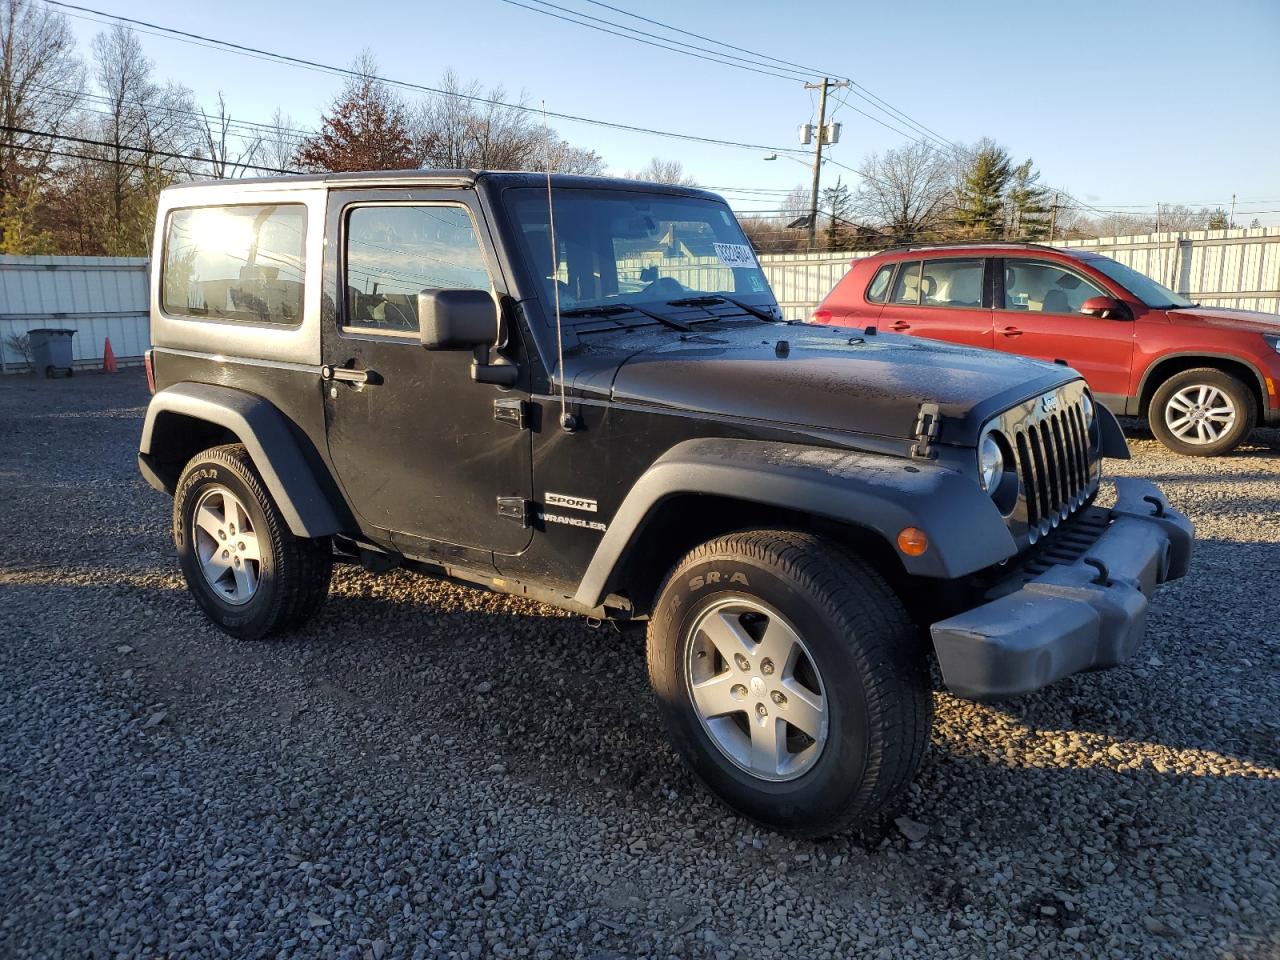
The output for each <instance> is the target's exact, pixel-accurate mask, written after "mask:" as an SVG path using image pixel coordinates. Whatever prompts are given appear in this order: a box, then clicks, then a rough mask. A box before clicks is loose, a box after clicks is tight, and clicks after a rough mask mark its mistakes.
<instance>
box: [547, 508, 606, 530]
mask: <svg viewBox="0 0 1280 960" xmlns="http://www.w3.org/2000/svg"><path fill="white" fill-rule="evenodd" d="M538 516H539V517H540V518H541V519H543V520H545V521H546V522H547V523H561V524H564V525H565V526H566V527H582V528H583V529H586V530H599V531H601V532H602V533H603V532H604V531H605V530H607V529H608V527H606V526H605V525H604V524H603V523H600V522H598V521H596V520H583V519H582V518H581V517H564V516H561V515H560V514H558V513H545V512H542V511H540V512H539V513H538Z"/></svg>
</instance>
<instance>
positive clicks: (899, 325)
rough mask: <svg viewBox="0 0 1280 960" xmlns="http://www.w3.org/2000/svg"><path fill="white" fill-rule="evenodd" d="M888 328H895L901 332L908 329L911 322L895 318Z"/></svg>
mask: <svg viewBox="0 0 1280 960" xmlns="http://www.w3.org/2000/svg"><path fill="white" fill-rule="evenodd" d="M890 329H893V330H897V331H898V332H899V333H901V332H902V331H903V330H910V329H911V324H909V323H907V322H906V321H905V320H895V321H894V323H893V326H892V327H891V328H890Z"/></svg>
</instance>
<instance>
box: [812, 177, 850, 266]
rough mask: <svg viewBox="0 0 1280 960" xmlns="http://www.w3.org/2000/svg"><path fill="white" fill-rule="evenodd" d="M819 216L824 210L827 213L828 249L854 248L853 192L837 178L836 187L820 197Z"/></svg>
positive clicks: (828, 188) (826, 190)
mask: <svg viewBox="0 0 1280 960" xmlns="http://www.w3.org/2000/svg"><path fill="white" fill-rule="evenodd" d="M819 199H820V200H821V201H822V202H821V203H820V204H819V216H821V215H822V210H826V212H827V231H826V233H827V249H828V250H847V249H849V248H850V247H851V246H853V240H854V237H855V236H856V233H855V229H854V225H853V223H852V221H851V220H850V219H849V218H850V216H851V215H852V213H853V191H851V190H850V189H849V188H848V186H846V185H845V184H844V183H843V182H841V178H839V177H837V178H836V185H835V186H834V187H827V188H826V189H825V190H823V191H822V193H821V194H820V195H819Z"/></svg>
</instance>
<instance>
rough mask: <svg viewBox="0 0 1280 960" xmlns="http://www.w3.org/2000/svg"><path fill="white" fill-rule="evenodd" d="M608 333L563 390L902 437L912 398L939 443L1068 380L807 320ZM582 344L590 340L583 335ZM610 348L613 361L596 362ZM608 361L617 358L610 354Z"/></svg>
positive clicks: (969, 436) (926, 343) (965, 437)
mask: <svg viewBox="0 0 1280 960" xmlns="http://www.w3.org/2000/svg"><path fill="white" fill-rule="evenodd" d="M651 331H652V328H647V330H646V331H645V332H642V333H639V334H638V335H636V334H634V333H633V334H632V335H630V336H627V335H623V334H610V335H607V336H608V341H609V342H608V343H598V344H596V343H593V344H591V346H590V347H588V349H587V350H586V351H585V352H584V353H585V355H582V356H579V357H577V358H575V360H576V361H577V362H576V363H575V364H574V366H577V368H578V369H577V371H576V373H577V375H576V376H575V371H574V369H573V366H569V362H570V361H569V358H566V366H567V369H568V370H569V373H570V376H571V377H572V378H573V380H572V382H573V386H574V387H575V389H578V390H585V391H588V392H597V391H598V392H604V391H605V390H607V391H608V394H609V396H610V397H611V398H612V399H614V400H619V401H631V402H637V403H645V404H652V405H654V406H658V407H665V408H670V409H679V410H689V411H694V412H698V413H708V414H716V415H721V416H729V417H734V418H740V419H744V420H752V421H757V422H768V423H779V424H793V425H798V426H804V427H810V428H818V429H826V430H834V431H841V432H852V433H861V434H864V435H874V436H881V437H895V438H902V439H910V438H911V437H912V436H913V435H914V432H915V424H916V417H917V414H918V412H919V409H920V404H921V403H926V402H932V403H936V404H938V407H939V411H940V413H941V415H942V418H943V421H942V429H941V433H940V436H939V440H940V441H941V442H943V443H951V444H964V445H973V444H976V443H977V436H978V430H979V428H980V427H981V426H982V424H983V423H985V422H986V421H987V420H988V419H990V418H991V417H992V416H994V415H995V414H997V413H1000V412H1003V411H1004V410H1006V409H1008V408H1009V407H1011V406H1013V405H1014V404H1016V403H1020V402H1022V401H1024V400H1027V399H1029V398H1030V397H1034V396H1036V395H1038V394H1041V393H1047V392H1049V391H1050V390H1053V389H1054V388H1056V387H1058V386H1060V385H1061V384H1063V383H1066V382H1068V381H1070V380H1075V379H1078V377H1079V374H1077V373H1076V372H1075V371H1073V370H1070V369H1067V368H1064V367H1061V366H1057V365H1054V364H1049V363H1043V362H1040V361H1037V360H1030V359H1027V358H1024V357H1018V356H1014V355H1011V354H1005V353H996V352H994V351H990V350H977V349H972V348H969V347H960V346H953V345H951V344H944V343H939V342H937V341H932V340H923V339H919V338H916V337H905V336H901V335H897V334H883V333H881V334H874V335H865V334H863V333H862V332H861V331H858V330H854V329H848V328H841V327H831V326H824V325H814V324H778V323H759V324H753V323H743V324H734V325H732V326H727V327H722V328H720V329H716V330H708V331H706V332H702V331H701V330H698V331H696V332H694V333H689V334H684V335H680V334H677V333H675V332H672V331H661V332H656V333H655V332H651ZM593 339H594V338H593ZM610 345H612V346H613V347H614V348H615V349H625V350H627V353H625V354H622V357H623V359H621V360H620V362H617V363H612V364H611V363H608V362H607V361H606V360H605V356H604V353H605V352H606V350H607V348H608V347H609V346H610ZM615 356H617V354H615Z"/></svg>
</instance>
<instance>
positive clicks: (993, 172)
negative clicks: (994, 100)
mask: <svg viewBox="0 0 1280 960" xmlns="http://www.w3.org/2000/svg"><path fill="white" fill-rule="evenodd" d="M1012 177H1013V165H1012V162H1011V161H1010V159H1009V153H1008V151H1006V150H1005V149H1004V148H1003V147H1001V146H999V145H997V144H995V143H993V142H991V141H990V140H985V141H983V142H981V143H980V144H979V145H978V149H977V150H976V151H975V152H974V153H973V156H972V159H971V160H970V161H969V164H968V169H966V170H965V171H964V174H963V176H962V177H961V180H960V186H959V187H958V188H957V190H956V220H957V222H958V224H959V226H960V228H961V230H962V231H963V233H964V234H965V235H966V236H969V237H973V238H975V239H995V238H998V237H1000V236H1002V235H1003V234H1004V205H1005V190H1006V189H1007V188H1008V186H1009V181H1010V180H1011V179H1012Z"/></svg>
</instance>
